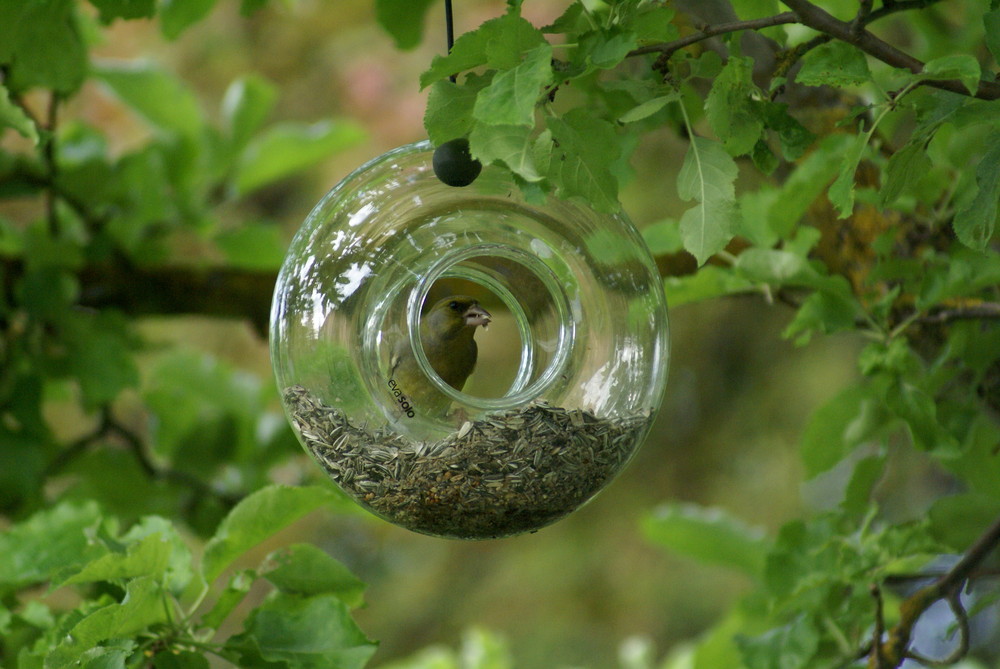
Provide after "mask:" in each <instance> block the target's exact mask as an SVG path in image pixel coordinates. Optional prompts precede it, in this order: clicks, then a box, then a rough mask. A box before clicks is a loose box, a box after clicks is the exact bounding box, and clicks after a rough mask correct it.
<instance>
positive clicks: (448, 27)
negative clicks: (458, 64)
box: [444, 0, 458, 83]
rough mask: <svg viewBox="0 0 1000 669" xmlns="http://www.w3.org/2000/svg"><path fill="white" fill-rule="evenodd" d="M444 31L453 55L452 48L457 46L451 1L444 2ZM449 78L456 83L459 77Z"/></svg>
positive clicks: (449, 50) (449, 49) (449, 51)
mask: <svg viewBox="0 0 1000 669" xmlns="http://www.w3.org/2000/svg"><path fill="white" fill-rule="evenodd" d="M444 31H445V33H446V35H447V40H448V53H451V47H453V46H454V45H455V18H454V16H453V15H452V12H451V0H444ZM448 78H449V79H451V82H452V83H455V81H456V80H457V79H458V75H456V74H453V75H451V76H450V77H448Z"/></svg>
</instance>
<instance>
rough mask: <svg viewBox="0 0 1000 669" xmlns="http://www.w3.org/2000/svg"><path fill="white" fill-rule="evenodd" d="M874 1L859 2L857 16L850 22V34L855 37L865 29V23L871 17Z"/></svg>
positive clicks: (862, 0)
mask: <svg viewBox="0 0 1000 669" xmlns="http://www.w3.org/2000/svg"><path fill="white" fill-rule="evenodd" d="M874 4H875V3H874V0H861V2H860V3H859V6H858V14H857V16H855V17H854V20H853V21H851V32H853V33H854V35H855V36H859V35H861V31H862V30H864V29H865V21H866V19H867V18H868V17H869V16H871V13H872V5H874Z"/></svg>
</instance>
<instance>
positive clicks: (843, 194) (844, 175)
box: [827, 132, 868, 218]
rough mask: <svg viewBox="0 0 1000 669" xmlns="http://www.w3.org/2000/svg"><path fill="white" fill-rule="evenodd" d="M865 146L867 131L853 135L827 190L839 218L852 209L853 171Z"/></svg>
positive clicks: (849, 212)
mask: <svg viewBox="0 0 1000 669" xmlns="http://www.w3.org/2000/svg"><path fill="white" fill-rule="evenodd" d="M867 146H868V134H867V133H863V132H861V133H858V134H857V135H855V136H854V139H853V140H852V141H851V144H850V146H848V147H847V150H846V151H845V153H844V155H843V157H842V158H841V163H840V172H839V173H838V174H837V178H836V180H835V181H834V182H833V184H832V185H831V186H830V188H829V190H828V191H827V196H828V197H829V198H830V203H831V204H832V205H833V206H834V208H836V210H837V213H838V215H839V217H840V218H847V217H848V216H850V215H851V213H852V212H853V211H854V173H855V172H857V170H858V164H859V163H860V162H861V156H862V155H863V154H864V152H865V148H866V147H867Z"/></svg>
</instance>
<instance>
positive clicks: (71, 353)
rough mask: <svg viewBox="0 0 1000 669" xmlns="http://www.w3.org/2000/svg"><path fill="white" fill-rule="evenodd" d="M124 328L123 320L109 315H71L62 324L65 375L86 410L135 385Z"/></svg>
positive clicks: (135, 370)
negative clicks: (76, 387)
mask: <svg viewBox="0 0 1000 669" xmlns="http://www.w3.org/2000/svg"><path fill="white" fill-rule="evenodd" d="M127 327H128V322H127V321H126V320H125V318H124V316H122V315H121V314H119V313H116V312H110V311H107V312H103V311H102V312H96V313H88V312H81V313H73V314H72V315H71V318H69V319H67V321H66V322H65V323H64V324H63V328H64V332H63V335H64V345H65V347H66V356H67V361H68V365H67V371H68V372H69V373H70V374H72V375H73V376H75V377H76V379H77V382H78V383H79V384H80V391H81V394H82V396H83V403H84V406H85V407H87V408H89V409H96V408H97V407H99V406H101V405H103V404H107V403H108V402H110V401H111V400H113V399H115V398H116V397H118V394H119V393H120V392H121V391H123V390H125V389H126V388H133V387H135V386H137V385H138V383H139V370H138V368H137V367H136V365H135V361H134V360H133V358H132V351H133V350H134V349H135V347H136V345H135V341H134V339H133V337H132V335H131V333H130V332H129V330H128V329H127Z"/></svg>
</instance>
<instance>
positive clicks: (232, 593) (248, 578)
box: [200, 569, 257, 629]
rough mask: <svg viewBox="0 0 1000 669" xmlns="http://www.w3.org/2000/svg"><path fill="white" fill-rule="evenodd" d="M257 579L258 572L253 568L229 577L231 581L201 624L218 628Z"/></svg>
mask: <svg viewBox="0 0 1000 669" xmlns="http://www.w3.org/2000/svg"><path fill="white" fill-rule="evenodd" d="M256 579H257V573H256V572H255V571H253V570H251V569H243V570H240V571H237V572H235V573H234V574H233V575H232V576H230V577H229V582H228V583H226V587H225V588H223V589H222V591H221V592H220V593H219V595H218V597H217V598H216V600H215V604H213V605H212V608H211V609H209V610H208V611H207V612H206V613H205V615H203V616H202V617H201V623H200V624H201V626H202V627H207V628H209V629H217V628H218V627H219V625H221V624H222V623H223V621H224V620H225V619H226V618H227V617H229V614H230V613H232V612H233V609H235V608H236V607H237V606H239V603H240V602H242V601H243V599H244V597H246V595H247V593H248V592H250V587H251V586H252V585H253V584H254V582H255V581H256Z"/></svg>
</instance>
